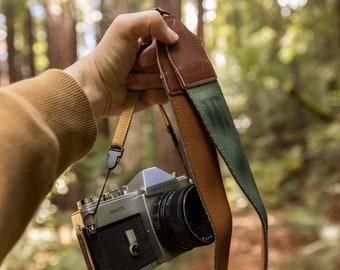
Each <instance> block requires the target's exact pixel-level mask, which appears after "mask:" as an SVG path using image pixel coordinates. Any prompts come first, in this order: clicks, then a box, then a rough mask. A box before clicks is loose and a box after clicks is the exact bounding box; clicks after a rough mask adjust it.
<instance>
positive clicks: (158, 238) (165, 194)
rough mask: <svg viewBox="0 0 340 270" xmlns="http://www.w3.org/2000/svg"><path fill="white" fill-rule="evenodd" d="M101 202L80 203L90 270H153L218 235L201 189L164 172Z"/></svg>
mask: <svg viewBox="0 0 340 270" xmlns="http://www.w3.org/2000/svg"><path fill="white" fill-rule="evenodd" d="M97 203H98V200H97V199H95V198H94V197H90V198H87V199H84V200H81V201H78V203H77V205H78V211H77V212H75V213H73V214H72V222H73V225H74V228H75V230H76V234H77V238H78V241H79V244H80V247H81V250H82V252H83V256H84V259H85V262H86V265H87V267H88V269H91V270H92V269H93V270H109V269H129V270H133V269H153V268H154V267H156V266H157V265H159V264H161V263H164V262H166V261H169V260H171V259H172V258H174V257H176V256H178V255H179V254H181V253H183V252H185V251H186V250H190V249H192V248H194V247H197V246H203V245H208V244H211V243H212V242H213V241H214V231H213V229H212V227H211V225H210V221H209V218H208V216H207V214H206V212H205V209H204V206H203V204H202V202H201V200H200V197H199V194H198V191H197V187H196V185H194V184H193V182H192V180H191V179H189V178H187V177H186V176H180V177H175V176H174V175H171V174H169V173H166V172H164V171H162V170H160V169H159V168H156V167H153V168H148V169H146V170H143V171H141V172H139V173H138V174H137V175H136V176H135V177H134V178H133V179H132V180H131V181H130V182H129V184H128V185H127V186H123V187H121V188H120V189H118V190H114V191H111V192H109V193H107V194H105V195H104V196H103V198H102V200H101V201H100V202H99V204H98V210H97V213H96V214H94V211H95V208H96V205H97Z"/></svg>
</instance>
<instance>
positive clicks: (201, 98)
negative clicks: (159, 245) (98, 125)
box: [157, 16, 268, 270]
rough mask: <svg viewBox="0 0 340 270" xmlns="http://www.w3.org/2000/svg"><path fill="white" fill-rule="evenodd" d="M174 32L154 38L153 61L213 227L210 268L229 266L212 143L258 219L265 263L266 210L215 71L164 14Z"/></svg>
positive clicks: (227, 216) (228, 219) (225, 212)
mask: <svg viewBox="0 0 340 270" xmlns="http://www.w3.org/2000/svg"><path fill="white" fill-rule="evenodd" d="M164 20H165V22H166V23H167V25H168V26H169V27H170V28H172V29H173V30H174V31H175V32H176V33H177V34H178V35H179V42H178V43H176V44H174V45H166V44H164V43H161V42H158V43H157V57H158V65H159V68H160V71H161V77H162V80H163V83H164V87H165V89H166V90H167V93H168V96H169V99H170V102H171V104H172V108H173V110H174V113H175V116H176V118H177V123H178V126H179V129H180V133H181V137H182V140H183V144H184V148H185V154H186V156H187V159H188V163H189V165H190V170H191V174H192V175H191V177H193V178H194V179H195V182H196V184H197V186H198V189H199V192H200V196H201V199H202V201H203V203H204V205H205V207H206V210H207V212H208V215H209V217H210V220H211V223H212V225H213V227H214V231H215V238H216V239H215V269H218V270H222V269H227V268H228V257H229V249H230V240H231V231H232V216H231V212H230V207H229V204H228V200H227V197H226V193H225V190H224V186H223V180H222V176H221V172H220V167H219V161H218V157H217V152H216V149H217V150H218V152H219V154H220V155H221V156H222V158H223V160H224V161H225V163H226V165H227V166H228V168H229V170H230V172H231V174H232V176H233V177H234V179H235V180H236V182H237V184H238V185H239V186H240V188H241V189H242V191H243V193H244V194H245V196H246V197H247V198H248V200H249V201H250V202H251V204H252V206H253V207H254V209H255V210H256V212H257V214H258V216H259V218H260V221H261V224H262V235H263V241H262V262H261V269H267V268H268V222H267V214H266V210H265V207H264V204H263V203H262V200H261V197H260V194H259V192H258V189H257V187H256V183H255V180H254V177H253V174H252V172H251V169H250V166H249V164H248V160H247V157H246V155H245V153H244V150H243V147H242V144H241V142H240V139H239V136H238V133H237V130H236V128H235V125H234V122H233V120H232V117H231V114H230V111H229V109H228V106H227V103H226V101H225V99H224V97H223V94H222V91H221V88H220V86H219V84H218V81H217V76H216V74H215V71H214V69H213V67H212V65H211V63H210V61H209V59H208V57H207V55H206V53H205V51H204V49H203V48H202V46H201V44H200V43H199V41H198V40H197V38H195V36H194V34H192V33H191V32H190V31H189V30H188V29H187V28H186V27H185V26H184V25H183V24H182V22H181V21H180V20H179V19H177V18H176V17H174V16H164Z"/></svg>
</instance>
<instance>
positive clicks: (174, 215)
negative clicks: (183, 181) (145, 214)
mask: <svg viewBox="0 0 340 270" xmlns="http://www.w3.org/2000/svg"><path fill="white" fill-rule="evenodd" d="M153 224H154V228H155V231H156V233H157V236H158V238H159V239H160V241H161V242H162V244H163V245H164V246H166V247H167V248H169V249H172V250H179V251H180V250H189V249H192V248H194V247H198V246H203V245H208V244H211V243H212V242H213V241H214V231H213V228H212V226H211V224H210V221H209V219H208V216H207V214H206V212H205V210H204V207H203V205H202V202H201V200H200V197H199V194H198V191H197V187H196V186H195V185H190V186H186V187H184V188H182V189H178V190H171V191H168V192H167V193H164V194H163V195H162V196H161V198H160V199H159V201H158V202H157V203H156V204H155V206H154V209H153Z"/></svg>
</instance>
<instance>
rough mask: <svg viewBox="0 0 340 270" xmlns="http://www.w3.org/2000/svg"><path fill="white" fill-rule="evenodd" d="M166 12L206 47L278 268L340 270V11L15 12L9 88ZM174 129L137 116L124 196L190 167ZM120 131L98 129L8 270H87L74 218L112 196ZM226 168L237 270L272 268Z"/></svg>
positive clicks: (1, 55)
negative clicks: (124, 16) (112, 161)
mask: <svg viewBox="0 0 340 270" xmlns="http://www.w3.org/2000/svg"><path fill="white" fill-rule="evenodd" d="M154 6H160V7H162V8H163V9H165V10H168V11H170V12H171V13H172V14H174V15H176V16H178V17H181V18H182V20H183V22H184V23H185V24H186V25H187V26H188V27H189V28H190V29H191V30H192V31H193V32H195V33H197V34H198V35H199V36H201V37H203V40H204V46H205V49H206V51H207V54H208V56H209V58H210V59H211V61H212V63H213V65H214V67H215V69H216V72H217V74H218V77H219V81H220V83H221V86H222V89H223V90H224V95H225V98H226V100H227V103H228V105H229V107H230V110H231V112H232V115H233V118H234V122H235V125H236V127H237V129H238V131H239V134H240V137H241V140H242V143H243V144H244V147H245V150H246V152H247V156H248V158H249V161H250V165H251V168H252V170H253V173H254V175H255V179H256V180H257V184H258V187H259V190H260V192H261V195H262V197H263V199H264V201H265V204H266V206H267V210H268V216H269V225H270V229H269V234H270V255H269V266H270V269H271V270H274V269H288V270H289V269H308V270H313V269H322V270H334V269H340V256H339V255H340V252H339V251H340V211H339V209H340V181H339V178H340V166H339V161H340V77H339V74H340V61H339V60H340V0H323V1H318V0H253V1H247V0H229V1H222V0H204V1H203V0H197V1H189V0H182V1H181V0H171V1H165V0H155V1H151V0H145V1H134V0H124V1H123V0H120V1H118V0H1V1H0V85H1V86H4V85H7V84H9V83H12V82H15V81H18V80H21V79H24V78H28V77H31V76H35V75H37V74H39V73H41V72H43V71H44V70H46V69H47V68H65V67H66V66H68V65H69V64H71V63H73V62H74V61H76V59H77V58H79V57H81V56H84V55H86V54H87V53H88V52H90V51H91V50H93V48H94V47H95V46H96V44H97V43H98V41H99V40H100V38H101V37H102V35H103V33H104V32H105V29H106V28H107V27H108V26H109V24H110V22H111V21H112V20H113V19H114V18H115V17H116V16H117V15H118V14H120V13H126V12H133V11H140V10H145V9H150V8H152V7H154ZM160 122H161V121H160V119H159V115H158V112H157V111H156V110H154V109H150V110H147V111H145V112H142V113H138V114H136V115H135V117H134V121H133V124H132V130H131V132H130V133H129V136H128V141H127V143H126V145H127V147H126V148H127V149H126V152H125V155H124V159H123V160H122V163H121V165H120V167H119V168H118V169H117V170H116V172H115V175H114V176H113V177H112V178H111V179H110V180H109V187H110V188H112V187H113V186H114V185H115V184H119V185H120V184H123V183H126V182H128V181H129V180H130V179H131V178H132V177H133V176H134V175H135V174H136V173H137V172H138V171H140V170H141V169H144V168H147V167H150V166H155V165H156V166H159V167H160V168H162V169H164V170H167V171H169V172H173V171H174V170H177V168H181V165H180V164H179V161H178V160H177V158H176V154H175V151H174V149H173V147H172V145H171V143H170V142H169V141H170V140H169V139H168V137H167V134H166V132H164V130H163V129H162V125H161V123H160ZM115 124H116V119H115V118H113V119H110V120H101V121H98V128H99V137H98V140H97V143H96V145H95V147H94V149H93V151H92V152H91V153H90V154H89V156H88V157H87V158H85V159H83V160H82V161H81V162H80V163H78V164H76V165H75V166H73V167H72V168H70V169H69V170H68V171H67V172H65V174H64V175H62V176H61V177H60V178H59V179H58V180H57V182H56V185H55V186H54V188H53V190H52V191H51V193H50V194H49V195H48V196H47V197H46V199H45V200H44V202H43V203H42V205H41V207H40V209H39V210H38V211H37V214H36V216H35V217H34V219H33V220H32V222H31V224H30V225H29V227H28V228H27V230H26V232H25V234H24V235H23V237H22V239H21V240H20V241H19V242H18V244H17V245H16V247H15V248H14V249H13V251H12V252H11V253H10V254H9V255H8V257H7V258H6V260H5V261H4V262H3V264H2V265H1V266H0V269H1V270H12V269H13V270H14V269H15V270H17V269H30V270H35V269H49V270H50V269H74V267H76V268H77V269H85V263H84V261H83V258H82V255H81V251H80V248H79V246H78V243H77V241H76V237H75V233H74V230H73V228H72V224H71V220H70V215H71V213H72V212H74V211H75V210H76V201H78V200H79V199H82V198H85V197H88V196H89V195H97V194H98V193H99V191H100V188H101V186H102V183H103V175H104V173H105V157H106V149H107V145H109V143H110V139H111V136H112V134H113V131H114V128H115ZM1 125H2V126H4V125H5V123H1ZM222 169H223V176H224V181H225V187H226V190H227V193H228V198H229V200H230V203H231V206H232V209H233V213H234V231H233V239H232V248H231V258H230V268H231V269H239V270H242V269H247V270H249V269H258V267H257V265H259V254H260V239H259V237H260V236H259V235H260V227H259V221H258V220H257V217H256V215H255V213H254V211H253V210H252V208H251V207H250V206H249V204H248V203H247V201H246V199H245V197H244V196H243V194H242V193H241V192H240V190H239V189H238V187H237V186H236V185H235V184H233V179H232V178H231V176H230V174H229V173H228V170H227V169H226V168H225V167H223V166H222ZM178 170H179V171H180V170H181V169H178ZM0 173H1V172H0ZM13 199H15V198H13ZM9 203H10V202H9ZM2 222H5V221H2ZM9 226H10V224H9ZM0 239H1V236H0ZM212 258H213V248H212V247H204V248H198V249H195V250H194V251H191V252H187V253H186V254H184V255H183V256H180V257H179V258H177V259H176V260H174V261H172V262H169V263H167V264H164V265H162V266H160V267H159V268H157V269H163V270H166V269H206V268H205V263H206V262H207V261H209V260H212Z"/></svg>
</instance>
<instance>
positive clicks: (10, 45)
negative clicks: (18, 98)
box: [4, 1, 18, 83]
mask: <svg viewBox="0 0 340 270" xmlns="http://www.w3.org/2000/svg"><path fill="white" fill-rule="evenodd" d="M13 11H14V6H13V4H12V2H11V1H6V2H5V7H4V13H5V16H6V18H7V22H6V24H7V38H6V45H7V52H8V60H7V61H8V73H9V82H10V83H13V82H16V81H17V80H18V78H17V72H16V66H15V48H14V12H13Z"/></svg>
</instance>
